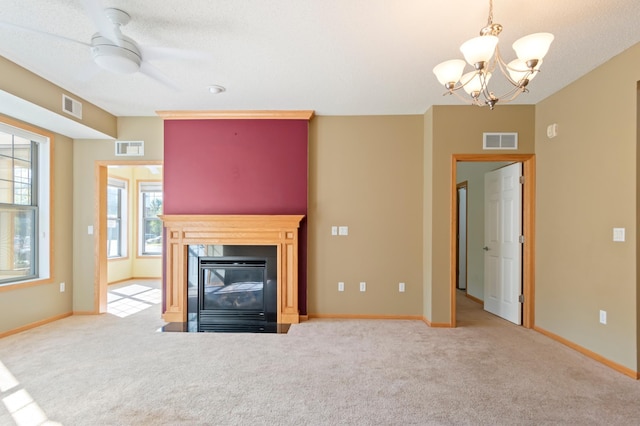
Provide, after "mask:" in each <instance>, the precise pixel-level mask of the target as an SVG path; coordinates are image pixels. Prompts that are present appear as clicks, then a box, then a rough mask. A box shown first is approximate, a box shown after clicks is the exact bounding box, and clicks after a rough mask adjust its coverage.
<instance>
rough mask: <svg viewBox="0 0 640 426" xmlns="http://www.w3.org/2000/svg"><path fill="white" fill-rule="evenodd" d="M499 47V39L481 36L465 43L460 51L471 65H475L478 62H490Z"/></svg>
mask: <svg viewBox="0 0 640 426" xmlns="http://www.w3.org/2000/svg"><path fill="white" fill-rule="evenodd" d="M497 45H498V37H496V36H491V35H488V36H479V37H474V38H472V39H471V40H467V41H465V42H464V43H463V44H462V46H460V51H461V52H462V54H463V55H464V59H465V60H466V61H467V62H468V63H469V65H475V64H477V63H478V62H489V60H490V59H491V57H492V56H493V53H494V52H495V50H496V46H497Z"/></svg>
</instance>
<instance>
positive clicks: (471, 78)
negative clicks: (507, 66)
mask: <svg viewBox="0 0 640 426" xmlns="http://www.w3.org/2000/svg"><path fill="white" fill-rule="evenodd" d="M490 79H491V73H490V72H488V73H486V74H485V77H484V79H481V78H480V73H479V72H477V71H471V72H468V73H466V74H465V75H463V76H462V78H461V79H460V83H462V84H463V85H464V86H463V87H464V91H465V92H467V93H468V94H469V95H471V94H472V93H473V92H482V80H484V83H485V84H488V83H489V80H490Z"/></svg>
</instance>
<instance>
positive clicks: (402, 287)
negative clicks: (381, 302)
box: [398, 283, 404, 293]
mask: <svg viewBox="0 0 640 426" xmlns="http://www.w3.org/2000/svg"><path fill="white" fill-rule="evenodd" d="M398 291H399V292H400V293H404V283H399V284H398Z"/></svg>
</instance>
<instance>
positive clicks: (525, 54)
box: [513, 33, 553, 62]
mask: <svg viewBox="0 0 640 426" xmlns="http://www.w3.org/2000/svg"><path fill="white" fill-rule="evenodd" d="M552 41H553V34H550V33H535V34H529V35H527V36H524V37H522V38H520V39H518V40H516V41H515V42H514V43H513V50H515V51H516V55H517V56H518V59H520V60H521V61H522V62H527V61H530V60H533V59H537V60H540V59H542V58H544V56H545V55H546V54H547V52H548V51H549V46H551V42H552Z"/></svg>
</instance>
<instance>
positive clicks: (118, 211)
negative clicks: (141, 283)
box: [107, 178, 127, 258]
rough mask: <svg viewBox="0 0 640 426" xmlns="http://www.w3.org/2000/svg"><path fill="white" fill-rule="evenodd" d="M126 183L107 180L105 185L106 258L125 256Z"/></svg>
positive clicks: (117, 180)
mask: <svg viewBox="0 0 640 426" xmlns="http://www.w3.org/2000/svg"><path fill="white" fill-rule="evenodd" d="M126 223H127V182H126V181H124V180H120V179H114V178H109V181H108V184H107V257H108V258H115V257H126V256H127V244H126V241H127V238H126V236H127V232H126V229H127V226H126Z"/></svg>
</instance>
